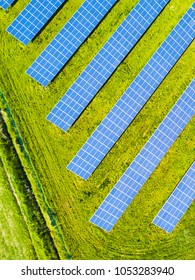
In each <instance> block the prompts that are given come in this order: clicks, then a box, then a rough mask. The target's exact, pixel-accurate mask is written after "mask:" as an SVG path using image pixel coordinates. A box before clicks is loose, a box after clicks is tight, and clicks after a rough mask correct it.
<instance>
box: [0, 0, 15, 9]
mask: <svg viewBox="0 0 195 280" xmlns="http://www.w3.org/2000/svg"><path fill="white" fill-rule="evenodd" d="M13 2H14V0H1V1H0V7H1V8H3V9H4V10H6V9H7V8H8V7H9V6H10V5H11V4H12V3H13Z"/></svg>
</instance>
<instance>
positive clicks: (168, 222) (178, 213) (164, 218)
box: [153, 162, 195, 233]
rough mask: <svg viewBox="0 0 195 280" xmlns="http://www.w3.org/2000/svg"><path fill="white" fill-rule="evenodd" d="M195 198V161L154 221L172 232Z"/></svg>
mask: <svg viewBox="0 0 195 280" xmlns="http://www.w3.org/2000/svg"><path fill="white" fill-rule="evenodd" d="M194 199H195V162H194V163H193V164H192V165H191V167H190V169H189V170H188V171H187V173H186V174H185V176H184V177H183V178H182V180H181V181H180V183H179V184H178V185H177V187H176V189H175V190H174V191H173V193H172V194H171V196H170V197H169V198H168V200H167V201H166V202H165V204H164V205H163V207H162V209H161V210H160V212H159V213H158V214H157V216H156V217H155V219H154V220H153V223H154V224H155V225H157V226H158V227H160V228H162V229H164V230H165V231H166V232H168V233H171V232H172V231H173V230H174V228H175V227H176V225H177V224H178V222H179V221H180V220H181V218H182V217H183V215H184V214H185V212H186V211H187V209H188V208H189V207H190V205H191V203H192V202H193V201H194Z"/></svg>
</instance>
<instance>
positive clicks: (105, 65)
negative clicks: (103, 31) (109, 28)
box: [47, 0, 169, 131]
mask: <svg viewBox="0 0 195 280" xmlns="http://www.w3.org/2000/svg"><path fill="white" fill-rule="evenodd" d="M168 2H169V0H150V1H140V2H139V3H138V4H137V5H136V6H135V8H134V9H133V10H132V11H131V12H130V14H129V15H128V16H127V18H126V19H125V20H124V21H123V22H122V24H121V25H120V26H119V28H118V29H117V30H116V32H115V33H114V34H113V35H112V36H111V38H110V39H109V40H108V41H107V43H106V44H105V45H104V46H103V48H102V49H101V50H100V51H99V53H98V54H97V55H96V56H95V57H94V59H93V60H92V61H91V62H90V63H89V65H88V66H87V68H86V69H85V70H84V71H83V72H82V74H81V75H80V76H79V78H78V79H77V80H76V81H75V83H74V84H73V85H72V86H71V87H70V88H69V90H68V91H67V92H66V94H65V95H64V96H63V97H62V98H61V100H60V101H59V102H58V104H57V105H56V106H55V108H54V109H53V110H52V111H51V112H50V114H49V115H48V117H47V119H48V120H49V121H50V122H52V123H53V124H55V125H56V126H58V127H59V128H61V129H63V130H64V131H66V130H67V129H68V128H69V127H70V126H71V125H72V124H73V123H74V122H75V120H76V119H77V118H78V116H79V115H80V114H81V112H82V111H83V110H84V108H85V107H86V106H87V105H88V104H89V102H90V101H91V100H92V98H93V97H94V96H95V95H96V93H97V92H98V91H99V90H100V88H101V87H102V86H103V85H104V83H105V82H106V81H107V79H108V78H109V77H110V76H111V74H112V73H113V72H114V71H115V69H116V68H117V66H118V65H119V64H120V63H121V61H122V60H123V59H124V57H125V56H126V55H127V54H128V52H129V51H130V50H131V49H132V47H133V46H134V45H135V44H136V42H137V41H138V40H139V39H140V37H141V36H142V35H143V33H144V32H145V31H146V30H147V29H148V27H149V26H150V25H151V24H152V22H153V21H154V19H155V18H156V17H157V16H158V14H159V13H160V12H161V11H162V9H163V8H164V7H165V6H166V4H167V3H168Z"/></svg>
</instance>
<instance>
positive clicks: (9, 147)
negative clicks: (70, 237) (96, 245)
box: [0, 113, 59, 259]
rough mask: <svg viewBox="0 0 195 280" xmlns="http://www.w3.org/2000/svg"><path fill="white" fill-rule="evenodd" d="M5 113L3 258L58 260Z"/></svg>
mask: <svg viewBox="0 0 195 280" xmlns="http://www.w3.org/2000/svg"><path fill="white" fill-rule="evenodd" d="M3 115H4V116H3ZM2 116H3V117H2ZM5 116H6V114H5V113H3V114H0V171H1V175H2V176H1V180H0V206H1V213H0V215H1V216H0V217H1V221H2V222H1V228H0V232H1V239H2V240H1V241H2V242H1V248H0V259H59V255H58V252H57V250H56V248H55V245H54V243H53V240H52V238H51V234H50V231H49V229H48V228H47V226H46V222H45V219H44V217H43V216H42V213H41V211H40V208H39V206H38V204H37V201H36V198H35V196H34V194H33V192H32V188H31V184H30V182H29V180H28V178H27V176H26V173H25V170H24V168H23V166H22V164H21V162H20V160H19V157H18V154H17V152H16V149H15V146H14V144H13V141H12V139H11V137H10V134H9V133H8V130H7V128H8V126H6V124H5V122H4V119H5V120H6V117H5ZM6 121H7V120H6ZM7 124H8V121H7ZM17 145H18V144H17ZM18 146H19V145H18ZM28 173H30V172H28Z"/></svg>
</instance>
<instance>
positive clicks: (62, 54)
mask: <svg viewBox="0 0 195 280" xmlns="http://www.w3.org/2000/svg"><path fill="white" fill-rule="evenodd" d="M116 1H117V0H98V1H97V0H95V1H94V0H88V1H85V2H84V3H83V5H82V6H81V7H80V8H79V9H78V11H77V12H76V13H75V14H74V15H73V17H72V18H71V19H70V20H69V21H68V23H67V24H66V25H65V26H64V27H63V28H62V30H61V31H60V32H59V33H58V34H57V36H56V37H55V38H54V39H53V40H52V41H51V43H50V44H49V45H48V46H47V47H46V49H45V50H44V51H43V52H42V54H41V55H40V56H39V57H38V58H37V59H36V60H35V61H34V63H33V64H32V65H31V66H30V68H29V69H28V70H27V72H26V73H27V74H28V75H30V76H31V77H32V78H33V79H35V80H36V81H37V82H39V83H40V84H42V85H43V86H47V85H48V84H49V82H51V80H52V79H53V78H54V77H55V76H56V75H57V73H58V72H59V71H60V69H62V67H63V66H64V65H65V64H66V63H67V61H68V60H69V59H70V58H71V56H72V55H73V54H74V52H75V51H76V50H77V49H78V48H79V46H80V45H81V44H82V43H83V42H84V40H85V39H86V38H87V37H88V36H89V34H90V33H91V32H92V31H93V29H94V28H95V27H96V26H97V24H98V23H99V22H100V21H101V20H102V19H103V17H104V16H105V15H106V14H107V12H108V11H109V10H110V9H111V7H112V6H113V5H114V4H115V3H116Z"/></svg>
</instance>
